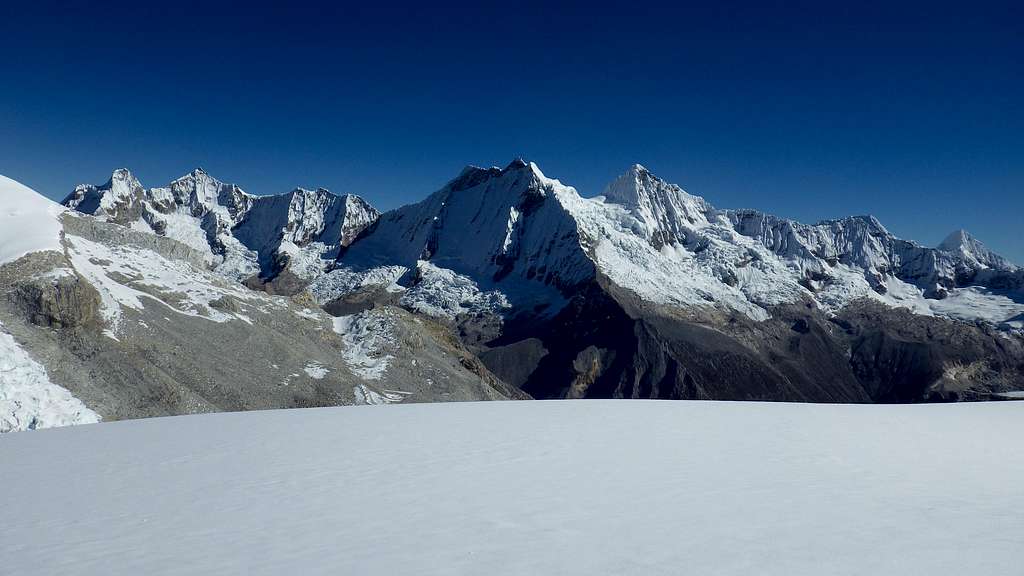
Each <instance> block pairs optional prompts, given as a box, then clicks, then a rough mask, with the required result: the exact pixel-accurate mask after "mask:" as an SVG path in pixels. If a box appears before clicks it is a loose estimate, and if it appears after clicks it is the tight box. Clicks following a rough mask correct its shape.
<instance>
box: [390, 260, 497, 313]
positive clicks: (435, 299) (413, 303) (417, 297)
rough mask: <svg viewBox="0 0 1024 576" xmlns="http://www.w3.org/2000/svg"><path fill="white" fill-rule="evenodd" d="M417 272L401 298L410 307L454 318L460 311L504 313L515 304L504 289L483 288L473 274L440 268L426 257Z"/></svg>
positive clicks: (402, 302) (417, 267) (404, 304)
mask: <svg viewBox="0 0 1024 576" xmlns="http://www.w3.org/2000/svg"><path fill="white" fill-rule="evenodd" d="M416 272H417V274H416V276H417V278H416V283H415V284H414V285H413V286H412V288H409V289H408V290H406V291H405V292H404V293H403V294H402V297H401V298H400V299H399V303H400V304H401V305H402V306H404V307H405V308H408V309H410V310H413V311H416V312H420V313H422V314H426V315H428V316H434V317H437V318H446V319H454V318H455V317H457V316H459V315H460V314H479V313H482V312H492V313H500V312H501V311H503V310H505V309H507V308H509V307H511V304H510V303H509V301H508V298H507V297H506V296H505V294H503V293H502V292H501V291H499V290H488V291H486V292H485V291H481V290H480V287H479V286H478V285H477V283H476V282H474V281H473V279H472V278H470V277H469V276H464V275H462V274H457V273H455V271H453V270H448V269H446V268H440V267H438V266H435V265H434V264H432V263H430V262H428V261H426V260H420V261H418V262H417V263H416Z"/></svg>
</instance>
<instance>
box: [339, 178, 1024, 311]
mask: <svg viewBox="0 0 1024 576" xmlns="http://www.w3.org/2000/svg"><path fill="white" fill-rule="evenodd" d="M339 260H340V263H341V265H342V267H343V268H345V269H346V271H345V272H344V273H345V274H349V272H350V270H357V271H358V270H363V271H366V270H375V269H379V268H378V267H382V266H401V267H405V268H406V269H407V270H413V269H415V268H416V267H417V266H418V264H417V262H421V261H429V262H430V263H431V264H432V265H433V266H435V267H438V268H442V269H449V270H451V271H452V272H453V273H455V274H458V275H461V276H464V277H468V278H470V279H471V280H472V281H473V282H475V283H476V284H477V285H478V286H479V288H480V289H481V290H485V291H486V290H497V291H499V292H501V293H502V294H503V295H504V296H506V297H507V298H508V299H509V300H510V301H511V302H512V303H513V304H516V303H521V304H527V303H529V304H531V305H535V304H536V302H535V300H536V298H537V295H538V294H540V293H542V286H540V285H543V286H546V287H553V288H555V289H557V291H558V292H559V293H560V295H561V296H562V298H561V301H559V298H557V297H555V296H554V295H552V294H551V293H546V294H545V295H544V296H543V298H545V299H546V300H547V303H548V304H553V303H556V302H557V303H559V304H560V303H564V301H565V300H566V299H567V298H569V297H571V296H572V294H573V293H574V292H575V291H576V290H578V289H579V287H580V286H583V285H584V284H586V283H587V282H589V281H591V280H594V279H595V278H597V277H599V276H600V277H602V278H606V279H607V280H609V281H611V282H612V283H614V284H616V285H617V286H619V287H621V288H624V289H626V290H628V291H630V292H632V293H634V294H636V296H637V297H638V298H640V299H641V300H644V301H647V302H651V303H657V304H659V305H667V306H676V307H691V308H692V307H699V308H708V309H717V310H719V311H724V312H726V313H731V312H740V313H742V314H744V315H746V316H748V317H750V318H752V319H755V320H763V319H766V318H768V317H770V316H771V312H770V310H771V308H772V307H774V306H779V305H783V304H792V303H798V302H802V301H810V302H813V303H815V305H817V306H818V307H820V308H822V309H823V310H826V311H828V312H835V311H838V310H841V309H842V308H844V307H845V306H847V305H849V304H850V303H851V302H853V301H856V300H858V299H863V298H867V299H873V300H875V301H879V302H881V303H884V304H886V305H889V306H899V307H905V308H908V309H911V310H914V311H916V312H925V313H930V314H939V315H943V314H945V315H953V316H957V315H958V314H959V315H960V316H963V314H964V313H966V312H968V310H966V309H967V308H977V309H978V310H977V312H978V314H977V318H978V319H983V320H986V321H993V322H994V323H996V324H999V323H1001V322H1004V321H1010V320H1011V319H1012V318H1013V316H1014V314H1010V315H1008V316H1006V317H1004V318H999V317H998V316H999V313H998V312H997V313H995V315H992V314H989V312H990V311H992V310H1002V309H1007V308H1009V309H1015V308H1014V307H1013V306H1010V305H1009V303H1008V299H1009V298H1008V297H1007V296H1006V295H1004V294H1001V293H996V292H995V291H999V290H1004V291H1005V290H1020V289H1021V288H1022V287H1024V282H1022V278H1024V274H1022V272H1021V269H1020V268H1019V267H1017V266H1015V265H1013V264H1011V263H1010V262H1008V261H1006V260H1005V259H1003V258H1001V257H999V256H997V255H995V254H993V253H991V252H990V251H989V250H987V249H985V248H984V246H982V245H981V243H980V242H978V241H977V240H974V239H973V238H970V237H969V236H965V233H961V234H957V235H954V236H951V237H950V239H948V240H947V241H945V242H943V243H942V244H941V245H940V246H939V247H936V248H928V247H924V246H920V245H918V244H916V243H914V242H911V241H907V240H902V239H899V238H896V237H895V236H893V235H892V234H891V233H889V232H888V231H887V230H886V229H885V228H884V227H883V226H882V224H881V223H880V222H878V220H876V219H875V218H873V217H870V216H863V217H851V218H844V219H840V220H832V221H825V222H821V223H818V224H814V225H805V224H801V223H798V222H795V221H792V220H787V219H783V218H778V217H775V216H771V215H769V214H765V213H763V212H759V211H755V210H719V209H716V208H715V207H713V206H712V205H711V204H710V203H708V202H707V201H705V200H704V199H703V198H700V197H697V196H693V195H691V194H688V193H686V192H685V191H683V190H682V189H681V188H679V187H678V186H676V185H673V184H669V183H666V182H664V181H663V180H661V179H659V178H657V177H656V176H654V175H652V174H651V173H650V172H649V171H648V170H646V169H645V168H644V167H642V166H640V165H636V166H633V167H632V168H631V169H630V170H629V171H628V172H627V173H626V174H624V175H622V176H621V177H619V178H617V179H616V180H615V181H614V182H612V183H611V184H610V185H609V186H608V187H607V188H606V190H605V191H604V194H603V195H602V196H599V197H595V198H584V197H582V196H580V194H578V193H577V192H576V191H575V190H574V189H573V188H571V187H568V186H564V185H562V184H561V183H560V182H559V181H557V180H553V179H549V178H547V177H545V176H544V174H543V173H542V172H541V171H540V170H539V168H538V167H537V166H536V165H534V164H532V163H531V164H528V163H525V162H522V161H516V162H513V163H512V164H511V165H509V166H508V167H506V168H505V169H497V168H490V169H482V168H467V169H466V170H465V171H463V173H462V174H460V175H459V176H458V177H457V178H456V179H454V180H452V181H451V182H450V183H448V185H446V186H445V187H444V188H442V189H441V190H439V191H438V192H436V193H434V194H432V195H431V196H430V197H428V198H427V199H426V200H424V201H422V202H420V203H417V204H413V205H410V206H406V207H403V208H400V209H397V210H394V211H391V212H388V213H387V214H385V215H383V216H382V217H381V219H380V220H379V221H378V222H377V223H376V224H375V225H374V226H372V227H370V228H368V229H367V231H366V232H365V233H364V234H363V237H362V238H360V240H359V241H358V242H356V243H354V244H353V245H352V246H350V247H349V248H348V249H347V250H344V251H343V252H342V255H341V257H340V259H339ZM339 274H341V272H339ZM414 281H415V279H412V280H410V282H413V283H414ZM322 283H323V282H322ZM323 293H324V294H326V295H327V296H328V297H329V296H337V295H338V293H337V292H331V291H330V290H324V291H323ZM967 296H969V297H970V300H971V304H970V305H969V306H967V305H959V302H960V300H961V299H962V298H964V297H967ZM531 298H533V299H532V300H531ZM947 298H949V302H946V303H942V302H940V301H942V300H944V299H947ZM985 303H988V306H986V305H985ZM1020 312H1024V307H1021V309H1020V310H1019V311H1018V312H1017V313H1020ZM960 316H958V317H960ZM1008 326H1009V327H1012V326H1011V325H1008Z"/></svg>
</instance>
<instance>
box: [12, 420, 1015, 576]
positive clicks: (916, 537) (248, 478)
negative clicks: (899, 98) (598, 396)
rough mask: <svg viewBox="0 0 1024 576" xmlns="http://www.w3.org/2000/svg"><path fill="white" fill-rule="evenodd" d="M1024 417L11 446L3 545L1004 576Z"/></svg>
mask: <svg viewBox="0 0 1024 576" xmlns="http://www.w3.org/2000/svg"><path fill="white" fill-rule="evenodd" d="M1022 416H1024V403H1020V402H1002V403H989V404H968V405H963V404H961V405H918V406H851V405H798V404H772V403H705V402H629V401H603V402H602V401H574V402H529V403H524V402H499V403H479V404H435V405H420V406H402V405H398V406H382V407H356V408H329V409H307V410H288V411H272V412H249V413H227V414H216V415H203V416H188V417H178V418H160V419H150V420H144V421H135V422H118V423H111V424H100V425H95V426H83V427H76V428H67V429H61V430H47V431H42V432H33V433H24V434H14V435H8V436H5V437H3V438H0V461H2V462H4V464H5V466H8V467H10V468H11V469H14V470H17V471H18V473H17V474H11V475H9V476H8V477H7V478H6V480H5V485H4V490H3V491H0V507H2V509H3V510H4V512H5V521H4V522H2V523H0V542H3V543H4V550H5V557H4V571H5V573H6V574H10V575H12V576H15V575H22V574H81V575H85V574H108V573H110V571H111V567H112V566H116V571H117V572H122V573H131V574H182V573H187V574H225V573H232V574H238V573H245V574H281V573H286V572H292V573H294V572H298V573H303V574H588V575H590V574H652V575H654V574H666V575H670V574H671V575H676V574H680V573H693V574H744V575H746V574H755V573H756V574H779V575H785V576H793V575H800V574H850V575H853V574H876V575H885V574H892V575H901V576H902V575H904V574H949V575H960V574H1016V573H1018V572H1019V570H1018V568H1019V560H1020V558H1019V552H1020V550H1021V548H1022V547H1024V516H1022V515H1021V514H1020V513H1019V511H1020V509H1021V508H1022V507H1024V492H1022V491H1021V490H1020V486H1021V484H1022V483H1024V451H1021V450H1020V449H1019V446H1017V444H1016V443H1015V441H1014V439H1015V438H1019V437H1020V436H1021V434H1022V432H1024V429H1022V428H1024V418H1022ZM69 470H70V471H73V472H74V473H73V474H68V473H67V472H68V471H69Z"/></svg>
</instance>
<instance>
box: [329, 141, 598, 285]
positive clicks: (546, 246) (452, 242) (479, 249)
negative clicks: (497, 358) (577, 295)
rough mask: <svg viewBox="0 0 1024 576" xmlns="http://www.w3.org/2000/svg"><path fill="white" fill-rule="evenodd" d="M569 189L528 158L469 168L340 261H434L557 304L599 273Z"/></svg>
mask: <svg viewBox="0 0 1024 576" xmlns="http://www.w3.org/2000/svg"><path fill="white" fill-rule="evenodd" d="M565 195H570V196H575V195H576V192H575V191H574V190H572V189H571V188H567V187H565V186H562V185H561V184H560V183H558V181H557V180H550V179H548V178H546V177H545V176H544V175H543V174H542V173H541V172H540V170H539V169H538V168H537V166H536V165H534V164H527V163H525V162H523V161H521V160H517V161H515V162H513V163H511V164H510V165H509V166H508V167H506V168H505V169H499V168H489V169H484V168H475V167H469V168H466V169H465V170H464V171H463V172H462V174H460V175H459V177H457V178H456V179H454V180H452V181H451V182H449V183H448V184H447V185H446V186H445V187H444V188H442V189H441V190H439V191H437V192H435V193H434V194H432V195H430V196H429V197H428V198H427V199H426V200H423V201H422V202H420V203H418V204H413V205H410V206H405V207H403V208H399V209H397V210H393V211H391V212H388V213H386V214H384V215H382V216H381V218H380V219H379V220H378V221H377V222H376V224H374V226H373V227H372V228H371V229H370V231H369V232H368V233H367V234H366V235H365V236H364V237H363V238H361V239H359V240H358V241H356V242H355V243H353V244H352V246H351V247H349V249H348V250H346V251H344V252H343V254H342V256H341V258H340V261H341V264H342V265H343V266H346V267H350V268H353V269H356V270H366V269H373V268H375V267H380V266H386V265H400V266H403V267H405V268H407V269H410V270H411V269H416V268H417V263H418V262H420V261H429V262H430V264H432V265H433V266H434V269H444V270H450V271H452V272H453V273H454V274H453V275H452V277H453V278H454V277H455V276H464V277H469V278H471V279H472V280H473V281H475V283H477V285H478V286H475V287H474V289H475V290H482V291H488V290H492V289H494V288H495V287H498V286H500V287H501V289H502V292H503V293H504V294H505V295H506V296H508V297H509V298H510V299H512V300H515V301H517V302H518V303H519V304H523V305H525V304H526V303H527V302H530V303H534V304H535V303H537V302H539V301H546V302H547V303H552V302H553V301H557V300H558V298H559V292H560V291H561V292H566V291H571V290H572V289H573V288H574V287H576V286H578V285H579V284H580V283H582V282H585V281H586V280H588V279H590V278H592V277H593V263H592V262H591V261H590V260H589V259H588V258H587V257H586V254H585V253H584V251H583V250H582V248H581V245H580V237H579V230H578V229H577V226H576V223H575V221H574V219H573V218H572V215H571V214H569V213H568V212H567V210H566V208H565V203H564V200H563V196H565ZM435 278H436V277H435Z"/></svg>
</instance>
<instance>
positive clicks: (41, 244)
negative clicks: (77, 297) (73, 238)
mask: <svg viewBox="0 0 1024 576" xmlns="http://www.w3.org/2000/svg"><path fill="white" fill-rule="evenodd" d="M63 210H64V207H63V206H61V205H60V204H57V203H56V202H53V201H51V200H49V199H47V198H44V197H43V196H42V195H41V194H39V193H38V192H36V191H35V190H33V189H31V188H29V187H27V186H25V185H24V184H21V183H19V182H16V181H14V180H11V179H10V178H8V177H6V176H3V175H0V264H4V263H5V262H10V261H12V260H17V259H18V258H21V257H22V256H24V255H25V254H28V253H29V252H39V251H42V250H57V251H60V250H61V246H60V230H61V225H60V221H59V220H57V216H58V215H60V213H61V212H62V211H63Z"/></svg>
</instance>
